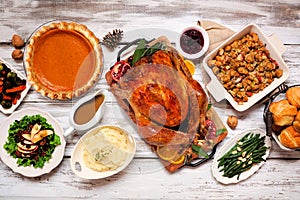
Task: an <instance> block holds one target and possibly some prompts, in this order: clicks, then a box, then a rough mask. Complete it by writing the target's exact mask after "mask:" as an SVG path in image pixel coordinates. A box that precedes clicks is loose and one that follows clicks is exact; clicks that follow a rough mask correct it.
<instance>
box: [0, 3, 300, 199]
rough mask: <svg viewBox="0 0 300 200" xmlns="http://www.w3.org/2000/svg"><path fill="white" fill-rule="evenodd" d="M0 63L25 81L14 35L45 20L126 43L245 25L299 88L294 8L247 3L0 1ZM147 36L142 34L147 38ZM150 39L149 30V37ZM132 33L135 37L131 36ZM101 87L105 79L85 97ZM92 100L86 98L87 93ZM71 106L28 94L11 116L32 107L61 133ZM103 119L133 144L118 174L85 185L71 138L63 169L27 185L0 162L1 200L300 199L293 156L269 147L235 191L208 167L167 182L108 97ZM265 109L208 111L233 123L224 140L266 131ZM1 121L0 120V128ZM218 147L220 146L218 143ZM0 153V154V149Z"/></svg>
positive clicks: (298, 163) (298, 165) (299, 18)
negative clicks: (274, 40) (256, 31)
mask: <svg viewBox="0 0 300 200" xmlns="http://www.w3.org/2000/svg"><path fill="white" fill-rule="evenodd" d="M0 3H1V4H0V11H1V12H0V13H1V16H0V57H1V58H3V59H5V60H6V61H8V62H9V63H11V64H12V65H13V66H14V67H15V68H16V69H17V70H19V71H20V72H22V73H23V74H25V72H24V69H23V64H22V62H18V61H15V60H13V59H12V58H11V52H12V50H13V49H14V48H13V47H12V45H11V44H10V40H11V37H12V35H13V34H19V35H21V36H22V37H24V38H28V37H29V35H30V34H31V33H32V32H33V31H34V30H35V28H37V27H38V26H39V25H41V24H43V23H45V22H48V21H50V20H55V19H58V20H62V19H68V20H74V21H76V22H79V23H83V24H85V25H87V26H88V28H89V29H91V30H92V31H93V32H94V33H95V34H96V36H97V37H98V38H102V37H103V36H104V35H105V34H106V33H108V32H109V31H112V30H113V29H116V28H118V29H122V30H123V31H124V33H125V37H124V39H123V41H122V42H125V43H126V42H129V41H130V39H131V36H133V35H132V34H133V32H134V31H135V30H137V29H147V28H151V29H152V28H158V29H161V30H162V33H164V32H165V31H166V29H167V30H169V31H170V30H171V31H174V32H178V31H179V30H180V29H182V28H184V27H186V26H189V25H196V23H197V21H198V20H200V19H205V20H212V21H215V22H217V23H220V24H223V25H225V26H227V27H228V28H231V29H232V30H234V31H238V30H239V29H241V28H242V27H243V26H245V25H247V24H249V23H256V24H257V25H258V26H259V27H260V28H261V29H262V30H263V32H264V33H265V34H267V35H269V34H271V33H276V34H277V35H278V37H279V38H280V39H281V40H282V42H283V43H284V45H285V47H286V52H285V53H284V54H283V59H284V60H285V62H286V63H287V65H288V67H289V68H290V76H289V78H288V79H287V81H286V83H287V84H295V83H299V82H300V70H299V65H300V57H299V55H300V2H299V1H295V0H274V1H269V0H261V1H258V0H248V1H229V0H228V1H227V0H218V1H202V0H200V1H199V0H193V1H188V0H184V1H175V0H168V1H161V0H156V1H155V0H153V1H140V0H133V1H119V0H110V1H91V0H86V1H28V0H26V1H24V0H18V1H10V0H6V1H4V0H0ZM151 29H149V30H150V31H148V32H149V34H150V35H151ZM153 32H155V31H154V29H153ZM134 33H136V32H134ZM121 47H122V45H120V46H118V48H117V49H116V50H115V51H109V50H107V49H106V48H105V47H103V50H104V56H105V57H104V60H105V63H104V66H105V69H104V72H105V71H106V70H107V69H108V68H109V67H110V65H111V64H112V63H113V62H114V61H115V60H116V55H117V51H118V50H119V49H120V48H121ZM196 64H197V70H196V74H195V78H196V79H197V80H198V81H199V82H201V84H203V85H204V84H205V83H204V81H203V80H205V78H206V76H207V75H206V74H205V73H204V72H203V70H201V63H200V60H196ZM100 88H105V89H108V86H107V84H106V82H105V80H104V73H103V74H102V76H101V79H100V80H99V82H98V83H97V85H96V87H95V88H94V89H92V90H96V89H100ZM90 92H91V91H90ZM75 101H76V100H73V101H57V100H50V99H49V98H46V97H43V96H42V95H41V94H40V93H37V92H36V91H34V90H33V89H32V88H31V90H30V91H29V93H28V95H27V96H26V98H25V100H24V101H23V103H22V104H21V105H20V107H19V108H18V110H21V109H24V108H27V107H36V108H40V109H44V110H47V111H49V113H50V114H52V115H53V116H54V117H55V118H56V119H57V120H58V121H59V123H60V124H61V126H62V127H63V129H64V130H66V129H67V128H68V127H69V121H68V115H69V112H70V110H71V107H72V105H73V104H74V102H75ZM107 107H108V109H107V111H106V113H105V116H104V119H103V120H102V121H101V122H100V123H99V124H117V125H119V126H121V127H124V128H125V129H127V130H129V131H130V132H131V133H132V134H133V135H134V137H135V139H136V140H137V153H136V155H135V157H134V160H133V161H132V162H131V164H130V165H129V166H128V167H127V168H126V169H125V170H124V171H122V172H120V173H118V174H116V175H113V176H111V177H109V178H105V179H100V180H84V179H81V178H79V177H77V176H76V175H75V174H74V173H73V172H72V171H71V168H70V156H71V154H72V151H73V148H74V145H75V144H76V142H77V141H78V139H79V138H80V136H81V135H82V134H83V133H80V132H75V133H74V135H72V136H70V137H69V138H67V146H66V151H65V155H64V158H63V161H62V162H61V164H60V165H59V166H58V167H57V168H55V169H54V170H53V171H52V172H51V173H49V174H46V175H43V176H41V177H37V178H26V177H24V176H22V175H20V174H17V173H14V172H13V171H12V170H11V169H10V168H8V167H7V166H6V165H5V164H4V163H3V162H0V199H2V198H3V199H8V198H11V199H17V198H22V199H26V198H28V199H32V198H37V199H41V198H57V199H62V198H68V199H92V198H96V199H299V195H300V192H299V187H300V159H299V158H300V153H299V152H284V151H282V150H280V149H279V148H278V146H277V145H276V143H274V141H273V145H272V149H271V154H270V157H269V158H268V160H267V162H266V163H265V165H263V167H262V168H261V169H260V170H259V171H258V172H257V173H256V174H254V175H253V176H251V177H250V178H249V179H247V180H245V181H243V182H240V183H238V184H234V185H222V184H220V183H218V182H217V181H216V180H215V179H214V178H213V176H212V174H211V169H210V168H211V164H212V160H210V161H208V162H206V163H205V164H203V165H201V166H199V167H197V168H183V169H181V170H179V171H178V172H176V173H174V174H170V173H168V172H167V171H166V170H165V169H163V167H162V165H161V163H160V161H159V160H158V159H157V157H156V155H154V154H153V153H152V152H151V151H150V150H149V148H148V147H147V145H145V143H144V142H143V141H142V140H141V139H140V138H139V136H138V135H137V133H136V132H135V130H134V127H133V126H132V124H131V123H130V122H129V120H128V119H127V118H126V116H125V115H124V114H123V113H122V112H121V110H120V108H119V106H118V104H117V103H116V101H115V99H114V98H113V96H112V95H110V100H109V101H108V102H107ZM263 108H264V105H262V104H257V105H255V106H253V107H252V108H250V109H249V110H248V111H245V112H240V113H239V112H236V111H234V110H233V109H232V108H231V107H230V106H225V107H224V106H219V105H215V109H216V111H217V113H218V114H219V116H220V118H221V119H222V120H223V122H225V121H226V118H227V117H228V115H231V114H235V115H237V116H239V124H238V127H237V128H236V129H235V130H231V129H228V130H229V135H228V137H227V138H226V140H227V139H229V138H230V137H232V136H234V135H235V134H236V133H239V132H241V131H243V130H244V129H247V128H253V127H257V128H261V129H265V124H264V122H263V116H262V113H263ZM7 117H8V115H4V114H2V113H1V114H0V122H2V121H4V120H5V119H6V118H7ZM223 143H224V142H223ZM1 148H2V147H1Z"/></svg>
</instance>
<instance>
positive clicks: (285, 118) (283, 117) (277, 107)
mask: <svg viewBox="0 0 300 200" xmlns="http://www.w3.org/2000/svg"><path fill="white" fill-rule="evenodd" d="M269 110H270V112H271V113H272V114H273V115H272V117H273V121H274V124H276V125H278V126H286V125H292V123H293V121H294V117H295V115H296V114H297V107H296V106H294V105H290V103H289V101H288V100H286V99H284V100H281V101H278V102H272V103H271V104H270V107H269Z"/></svg>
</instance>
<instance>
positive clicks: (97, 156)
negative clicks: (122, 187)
mask: <svg viewBox="0 0 300 200" xmlns="http://www.w3.org/2000/svg"><path fill="white" fill-rule="evenodd" d="M135 151H136V142H135V140H134V138H133V137H132V136H131V135H130V134H128V132H127V131H125V130H124V129H121V128H120V127H118V126H111V125H107V126H98V127H95V128H93V129H91V130H90V131H88V132H87V133H86V134H85V135H83V136H82V137H81V139H80V140H79V141H78V142H77V144H76V145H75V148H74V151H73V153H72V156H71V168H72V170H73V172H74V173H75V174H76V175H77V176H79V177H81V178H84V179H101V178H105V177H109V176H112V175H114V174H116V173H118V172H120V171H122V170H123V169H125V168H126V167H127V166H128V165H129V163H130V162H131V160H132V159H133V157H134V154H135Z"/></svg>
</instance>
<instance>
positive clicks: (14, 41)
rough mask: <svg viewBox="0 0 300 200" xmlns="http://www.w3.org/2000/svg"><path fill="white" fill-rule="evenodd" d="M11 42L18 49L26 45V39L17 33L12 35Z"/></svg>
mask: <svg viewBox="0 0 300 200" xmlns="http://www.w3.org/2000/svg"><path fill="white" fill-rule="evenodd" d="M11 43H12V45H13V46H14V47H15V48H17V49H20V48H22V47H23V46H24V40H23V39H22V38H21V36H19V35H16V34H14V35H13V36H12V39H11Z"/></svg>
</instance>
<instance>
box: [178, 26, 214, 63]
mask: <svg viewBox="0 0 300 200" xmlns="http://www.w3.org/2000/svg"><path fill="white" fill-rule="evenodd" d="M193 29H194V30H197V31H199V32H200V33H201V34H202V36H203V47H202V49H201V51H199V52H198V53H195V54H189V53H186V52H185V51H184V50H183V49H182V48H181V45H180V38H181V36H182V34H183V33H184V32H186V31H188V30H193ZM176 47H177V50H178V51H179V52H180V54H181V55H182V56H183V57H185V58H187V59H197V58H200V57H201V56H203V55H204V54H205V53H206V52H207V50H208V47H209V37H208V33H207V32H206V30H205V29H204V28H202V27H201V26H189V27H186V28H184V29H183V30H181V31H180V32H179V35H178V37H177V41H176Z"/></svg>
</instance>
